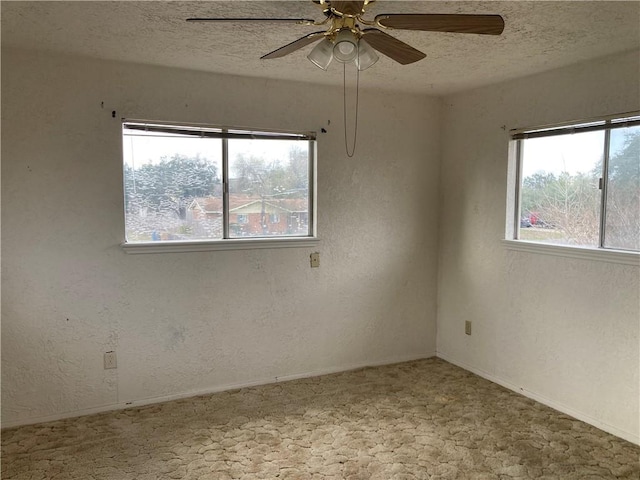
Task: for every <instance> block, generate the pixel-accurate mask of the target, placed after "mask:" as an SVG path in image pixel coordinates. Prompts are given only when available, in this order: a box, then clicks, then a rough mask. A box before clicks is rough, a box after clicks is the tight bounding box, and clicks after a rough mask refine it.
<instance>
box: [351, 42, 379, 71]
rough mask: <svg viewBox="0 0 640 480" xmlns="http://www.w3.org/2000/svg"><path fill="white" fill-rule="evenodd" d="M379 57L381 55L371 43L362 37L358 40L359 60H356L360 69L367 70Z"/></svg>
mask: <svg viewBox="0 0 640 480" xmlns="http://www.w3.org/2000/svg"><path fill="white" fill-rule="evenodd" d="M379 59H380V57H378V54H377V53H376V51H375V50H374V49H373V48H371V45H369V44H368V43H367V42H365V41H364V40H362V39H360V41H358V60H357V62H356V65H357V66H358V70H360V71H362V70H366V69H367V68H369V67H370V66H371V65H373V64H374V63H376V62H377V61H378V60H379Z"/></svg>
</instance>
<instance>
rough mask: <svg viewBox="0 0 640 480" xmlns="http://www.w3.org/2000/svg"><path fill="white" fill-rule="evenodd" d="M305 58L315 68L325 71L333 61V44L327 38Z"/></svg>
mask: <svg viewBox="0 0 640 480" xmlns="http://www.w3.org/2000/svg"><path fill="white" fill-rule="evenodd" d="M307 58H308V59H309V60H310V61H311V63H313V64H314V65H315V66H316V67H318V68H321V69H322V70H326V69H327V68H328V67H329V64H330V63H331V60H333V43H331V40H329V39H328V38H325V39H324V40H322V41H321V42H320V43H319V44H318V45H316V46H315V47H314V48H313V50H311V53H309V55H307Z"/></svg>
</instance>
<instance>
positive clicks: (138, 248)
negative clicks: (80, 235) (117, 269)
mask: <svg viewBox="0 0 640 480" xmlns="http://www.w3.org/2000/svg"><path fill="white" fill-rule="evenodd" d="M318 243H320V240H319V239H318V238H316V237H295V238H293V237H292V238H277V239H276V238H247V239H234V240H211V241H196V242H169V241H164V242H140V243H126V242H125V243H123V244H122V245H121V246H122V249H123V250H124V251H125V252H126V253H128V254H141V253H142V254H144V253H186V252H209V251H216V250H254V249H259V248H304V247H316V246H317V245H318Z"/></svg>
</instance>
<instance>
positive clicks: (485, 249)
mask: <svg viewBox="0 0 640 480" xmlns="http://www.w3.org/2000/svg"><path fill="white" fill-rule="evenodd" d="M639 58H640V57H639V56H638V52H632V53H629V54H625V55H619V56H616V57H610V58H605V59H600V60H598V61H594V62H590V63H588V64H579V65H575V66H572V67H570V68H564V69H561V70H556V71H552V72H548V73H545V74H541V75H538V76H535V77H530V78H525V79H521V80H518V81H514V82H510V83H505V84H501V85H496V86H493V87H490V88H483V89H480V90H476V91H472V92H468V93H464V94H459V95H454V96H451V97H447V98H445V99H444V105H443V126H442V128H443V137H442V142H443V158H442V181H441V192H442V210H441V231H440V245H441V248H440V259H439V260H440V268H439V285H438V355H439V356H442V357H443V358H445V359H448V360H451V361H453V362H455V363H458V364H460V365H462V366H465V367H467V368H470V369H472V370H474V371H476V372H479V373H482V374H484V375H485V376H488V377H490V378H493V379H494V380H497V381H500V382H503V383H505V384H508V385H510V386H512V387H516V388H521V389H523V391H524V392H525V393H527V394H529V395H531V396H534V397H536V398H538V399H540V400H543V401H545V402H546V403H549V404H551V405H553V406H555V407H557V408H561V409H563V410H565V411H567V412H572V413H573V414H575V415H578V416H580V417H581V418H583V419H586V420H589V421H591V422H592V423H595V424H596V425H598V426H600V427H602V428H605V429H607V430H609V431H611V432H613V433H617V434H619V435H622V436H624V437H626V438H629V439H631V440H635V441H636V442H637V441H638V426H639V425H638V424H639V414H638V402H639V398H640V390H639V375H638V367H639V361H640V357H639V340H640V339H639V334H638V331H639V323H640V281H639V280H640V272H639V270H638V268H637V267H634V266H629V265H617V264H612V263H604V262H598V261H589V260H581V259H572V258H561V257H552V256H546V255H536V254H531V253H524V252H515V251H507V250H505V248H504V247H503V246H502V245H501V242H500V240H501V239H502V238H504V230H505V209H506V205H505V199H506V196H507V191H506V179H507V142H508V130H509V129H510V128H517V127H528V126H536V125H543V124H550V123H555V122H562V121H568V120H574V119H584V118H590V117H594V116H597V115H606V114H616V113H622V112H628V111H632V110H638V109H640V91H639V90H638V85H639V78H638V77H639V72H640V65H639ZM504 127H506V131H505V129H504ZM465 320H471V321H473V335H472V336H466V335H465V334H464V321H465Z"/></svg>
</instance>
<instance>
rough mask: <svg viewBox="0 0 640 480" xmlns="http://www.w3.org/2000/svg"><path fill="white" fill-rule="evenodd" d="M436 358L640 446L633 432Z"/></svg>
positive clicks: (449, 359) (443, 356) (440, 355)
mask: <svg viewBox="0 0 640 480" xmlns="http://www.w3.org/2000/svg"><path fill="white" fill-rule="evenodd" d="M436 356H437V357H438V358H441V359H442V360H445V361H447V362H449V363H452V364H454V365H457V366H458V367H460V368H464V369H465V370H468V371H469V372H472V373H475V374H476V375H478V376H479V377H482V378H485V379H487V380H489V381H491V382H493V383H497V384H498V385H501V386H503V387H505V388H508V389H509V390H512V391H514V392H516V393H520V394H522V395H524V396H525V397H528V398H531V399H532V400H535V401H536V402H539V403H542V404H543V405H546V406H547V407H551V408H553V409H554V410H558V411H559V412H562V413H564V414H567V415H569V416H571V417H573V418H576V419H578V420H581V421H583V422H585V423H588V424H589V425H592V426H594V427H596V428H599V429H600V430H603V431H605V432H607V433H610V434H612V435H615V436H616V437H620V438H622V439H624V440H627V441H629V442H631V443H635V444H636V445H640V436H639V435H636V434H635V433H631V432H627V431H625V430H622V429H620V428H618V427H614V426H613V425H609V424H607V423H604V422H602V421H600V420H598V419H596V418H593V417H592V416H590V415H587V414H586V413H583V412H580V411H578V410H575V409H573V408H571V407H568V406H567V405H564V404H562V403H559V402H556V401H555V400H552V399H550V398H547V397H545V396H543V395H540V394H538V393H536V392H531V391H529V390H526V389H525V388H523V387H520V386H518V385H514V384H513V383H511V382H509V381H507V380H504V379H502V378H500V377H496V376H495V375H493V374H491V373H488V372H485V371H484V370H480V369H478V368H475V367H472V366H471V365H467V364H466V363H464V362H460V361H458V360H456V359H454V358H453V357H450V356H449V355H447V354H445V353H443V352H437V353H436Z"/></svg>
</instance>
